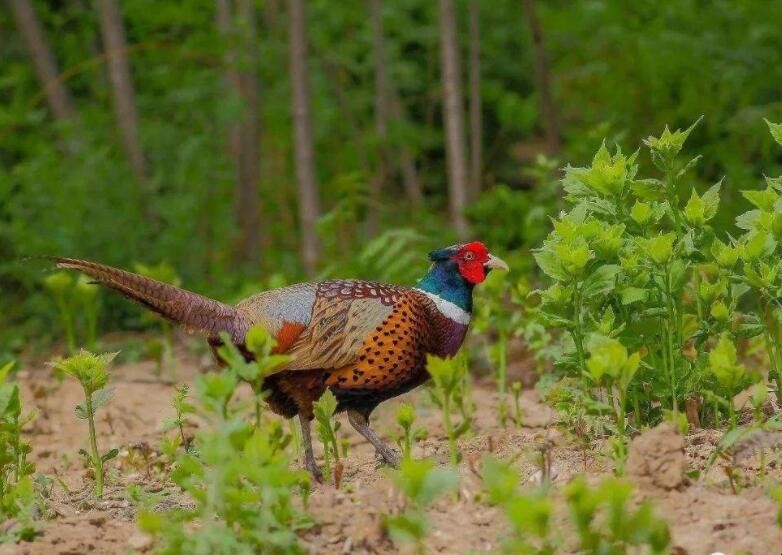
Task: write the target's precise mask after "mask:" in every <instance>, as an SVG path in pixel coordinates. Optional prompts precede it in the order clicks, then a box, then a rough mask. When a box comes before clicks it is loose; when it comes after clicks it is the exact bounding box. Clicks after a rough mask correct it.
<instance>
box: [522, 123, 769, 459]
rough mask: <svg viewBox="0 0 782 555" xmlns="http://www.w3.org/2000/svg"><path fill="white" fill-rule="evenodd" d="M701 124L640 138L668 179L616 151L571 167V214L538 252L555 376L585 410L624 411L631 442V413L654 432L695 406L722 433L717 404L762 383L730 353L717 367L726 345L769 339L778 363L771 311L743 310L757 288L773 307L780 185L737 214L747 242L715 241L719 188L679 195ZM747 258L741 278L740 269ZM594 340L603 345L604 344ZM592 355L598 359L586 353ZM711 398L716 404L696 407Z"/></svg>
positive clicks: (541, 315)
mask: <svg viewBox="0 0 782 555" xmlns="http://www.w3.org/2000/svg"><path fill="white" fill-rule="evenodd" d="M696 123H697V122H696ZM694 127H695V124H694V125H693V126H691V127H690V128H688V129H686V130H684V131H681V130H677V131H670V130H669V129H668V128H667V127H666V128H665V130H664V131H663V133H662V134H661V135H660V136H659V137H649V138H648V139H646V140H645V141H644V143H645V144H646V146H647V147H648V148H649V152H650V155H651V160H652V163H653V165H654V166H655V167H656V168H657V169H658V170H659V172H660V173H661V177H660V178H640V177H638V175H637V174H638V163H637V157H638V154H639V153H638V152H636V153H634V154H632V155H629V156H628V155H625V154H624V153H622V151H621V150H620V149H618V148H617V149H616V151H615V152H614V153H611V152H610V151H609V150H608V148H607V147H606V146H605V144H604V145H603V146H601V148H600V149H599V150H598V152H597V154H596V155H595V157H594V158H593V160H592V164H591V166H589V167H583V168H573V167H568V168H567V169H566V172H565V177H564V179H563V186H564V190H565V192H566V197H565V198H566V201H567V202H569V203H570V204H572V208H571V209H570V210H569V211H567V212H563V213H561V214H560V216H559V217H558V218H557V219H556V220H554V222H553V225H554V230H553V231H552V232H551V234H550V235H549V236H548V238H547V239H546V240H545V241H544V242H543V245H542V247H541V248H539V249H538V250H536V251H535V259H536V261H537V263H538V265H539V267H540V268H541V269H542V270H543V272H544V273H545V274H547V275H548V276H549V277H550V278H551V279H552V280H553V283H552V285H551V286H550V287H548V288H547V289H545V290H542V291H538V292H536V295H538V296H539V297H540V301H541V302H540V305H539V306H538V307H537V308H536V309H535V316H536V318H537V319H538V320H539V321H540V322H541V323H543V324H544V325H545V326H547V327H548V328H549V329H550V330H559V331H560V332H561V333H560V335H559V342H560V345H561V347H562V350H561V352H560V354H559V355H558V356H557V358H556V359H555V360H554V363H555V369H556V370H557V372H558V374H559V375H560V376H561V377H563V378H568V377H573V378H576V379H578V380H580V382H581V389H582V395H581V398H582V399H583V400H584V406H587V407H588V405H592V407H593V408H594V409H595V410H597V412H598V413H600V412H602V411H603V410H605V409H608V410H610V411H611V412H613V413H615V416H616V418H615V421H616V423H617V426H618V428H619V432H620V434H622V435H624V434H625V433H626V428H627V422H628V421H627V418H626V414H627V412H628V411H632V413H633V418H634V421H635V422H636V423H637V424H653V423H655V422H658V421H659V420H660V419H662V418H663V416H664V415H666V414H668V415H669V416H670V418H672V419H674V420H676V419H678V418H679V416H680V415H682V414H683V409H684V407H685V405H688V403H689V404H690V405H692V406H693V407H695V408H696V410H700V412H701V414H700V420H702V419H703V417H704V413H705V412H706V411H711V412H710V413H711V415H712V417H713V421H714V422H715V424H719V423H720V422H721V415H722V410H721V407H723V406H728V405H729V403H727V400H728V399H730V398H732V396H733V395H735V394H736V393H737V392H738V390H740V389H741V387H743V386H746V385H748V384H749V383H750V382H751V381H752V379H754V377H753V374H752V373H746V374H745V373H743V372H742V367H741V365H738V364H736V363H735V357H734V358H733V359H732V362H730V361H727V362H724V363H723V362H721V361H726V360H727V359H730V358H731V353H729V352H728V351H729V350H730V349H731V347H730V346H732V345H733V344H734V342H735V341H736V340H738V339H740V338H746V337H753V336H755V335H758V334H761V333H764V331H765V333H766V334H767V335H768V340H767V341H766V345H767V346H768V348H769V358H770V359H772V361H773V357H774V349H775V346H774V345H775V341H774V340H773V337H774V335H775V333H776V330H775V329H774V328H773V325H775V324H773V317H772V312H773V311H765V312H764V310H761V312H760V314H759V315H758V314H753V313H752V312H749V313H743V312H741V310H740V309H741V308H742V307H743V306H744V305H743V304H741V299H742V297H743V296H744V295H745V294H746V293H747V292H748V291H750V290H751V289H752V288H753V287H755V288H760V289H759V290H758V294H759V297H760V298H761V299H765V301H764V303H766V304H764V309H765V308H768V307H769V306H770V305H768V304H767V303H772V304H773V302H774V301H773V299H774V298H775V297H774V295H775V294H776V293H775V286H774V285H773V280H774V279H776V275H777V272H776V271H775V270H774V265H775V264H776V262H773V261H772V255H773V251H774V248H775V241H774V240H773V237H772V234H773V229H772V227H773V226H772V224H773V219H774V213H773V210H774V208H773V207H774V206H775V203H776V198H777V197H776V195H777V193H776V192H774V191H773V187H771V186H769V189H768V190H767V191H766V192H763V194H757V195H756V194H747V193H746V192H745V195H746V196H747V198H748V199H750V201H754V202H755V203H756V206H758V209H757V210H755V211H752V212H751V213H748V214H749V215H743V216H741V217H740V218H739V221H738V225H739V227H745V228H747V229H749V231H748V233H747V234H746V235H745V236H743V237H742V238H740V239H739V240H737V241H732V242H731V244H726V243H724V242H722V241H720V240H719V239H718V238H717V237H716V233H715V230H714V228H713V227H712V226H711V222H712V220H714V218H715V217H716V216H717V212H718V206H719V194H720V187H721V184H720V183H717V184H715V185H713V186H712V187H710V188H709V189H707V190H706V191H705V192H703V193H698V192H697V191H696V190H695V189H694V188H692V189H690V190H689V191H685V190H684V187H683V184H684V182H685V180H686V178H687V175H688V173H689V172H690V171H691V170H692V168H693V167H695V165H696V164H697V163H698V160H699V157H695V158H688V157H686V156H683V155H682V151H683V146H684V143H685V141H686V140H687V138H688V137H689V135H690V134H691V133H692V131H693V129H694ZM684 193H686V194H688V195H689V196H688V200H687V201H686V202H683V201H682V200H681V197H682V196H684ZM764 210H766V212H764ZM778 219H779V220H780V222H782V217H780V218H778ZM764 222H765V223H764ZM753 226H754V227H753ZM758 226H759V227H758ZM764 226H765V227H764ZM780 230H782V226H781V227H780ZM740 259H741V260H743V270H744V272H743V274H740V273H737V271H736V269H735V267H736V265H737V262H738V261H739V260H740ZM764 284H765V285H764ZM593 338H600V339H599V340H597V344H595V343H594V341H595V339H593ZM593 349H598V350H599V351H600V353H601V355H600V356H595V355H596V353H591V354H592V356H591V358H588V357H587V355H588V354H590V352H591V350H593ZM628 352H632V353H634V354H632V355H628ZM733 354H735V351H734V353H733ZM726 357H727V358H726ZM626 363H627V364H628V366H627V367H625V366H624V365H625V364H626ZM772 368H775V366H774V365H773V364H772ZM772 374H773V372H772ZM604 387H605V388H606V389H602V388H604ZM601 391H604V392H605V393H606V394H607V397H608V400H607V402H604V400H603V395H602V393H601ZM614 392H615V393H616V395H617V396H618V397H619V398H618V400H617V402H616V403H614V402H613V400H612V399H613V393H614ZM574 397H575V396H574V395H571V398H574ZM704 397H705V398H706V399H707V400H712V401H714V402H712V403H706V404H701V402H700V401H701V399H703V398H704ZM587 410H590V409H589V408H587ZM617 447H619V445H618V444H617Z"/></svg>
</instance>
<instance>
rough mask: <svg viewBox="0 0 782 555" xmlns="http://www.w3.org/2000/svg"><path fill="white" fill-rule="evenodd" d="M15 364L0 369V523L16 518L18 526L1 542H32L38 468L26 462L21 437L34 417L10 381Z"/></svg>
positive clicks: (3, 534) (0, 538)
mask: <svg viewBox="0 0 782 555" xmlns="http://www.w3.org/2000/svg"><path fill="white" fill-rule="evenodd" d="M13 365H14V364H13V362H9V363H7V364H5V365H4V366H2V367H0V524H3V523H5V522H6V521H9V520H10V519H15V521H16V522H17V525H15V526H13V527H10V528H6V527H0V528H2V529H3V530H5V531H0V543H2V542H3V541H4V540H8V541H17V540H31V539H32V538H33V537H34V536H35V535H36V534H37V532H38V527H37V525H36V524H35V513H36V508H37V502H38V495H37V494H36V490H35V484H34V483H33V479H32V474H33V472H34V471H35V466H34V465H33V464H32V463H31V462H29V461H28V460H27V456H28V455H29V454H30V452H31V450H32V449H31V446H30V444H29V443H28V442H26V441H24V439H23V438H22V428H23V427H24V426H25V425H26V424H27V423H29V422H30V421H31V420H32V419H33V415H29V416H22V404H21V400H20V397H19V384H17V383H13V382H9V381H7V379H8V376H9V374H10V372H11V368H12V367H13Z"/></svg>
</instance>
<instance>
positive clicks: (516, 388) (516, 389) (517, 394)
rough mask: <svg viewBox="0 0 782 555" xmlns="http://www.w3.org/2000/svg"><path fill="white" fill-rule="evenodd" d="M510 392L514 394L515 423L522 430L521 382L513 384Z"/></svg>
mask: <svg viewBox="0 0 782 555" xmlns="http://www.w3.org/2000/svg"><path fill="white" fill-rule="evenodd" d="M510 390H511V391H512V392H513V422H514V424H516V427H517V428H521V425H522V418H521V382H513V383H512V384H511V386H510Z"/></svg>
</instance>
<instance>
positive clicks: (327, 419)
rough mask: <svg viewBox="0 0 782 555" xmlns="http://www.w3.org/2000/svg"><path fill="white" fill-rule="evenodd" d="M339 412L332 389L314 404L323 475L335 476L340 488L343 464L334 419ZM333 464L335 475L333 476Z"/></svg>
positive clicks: (336, 425)
mask: <svg viewBox="0 0 782 555" xmlns="http://www.w3.org/2000/svg"><path fill="white" fill-rule="evenodd" d="M336 410H337V398H336V397H335V396H334V393H332V391H331V390H330V389H327V390H326V392H325V393H323V395H321V396H320V399H318V400H317V401H315V403H314V404H313V412H314V414H315V421H316V422H317V427H316V430H317V433H318V437H320V441H321V442H322V443H323V473H324V475H325V476H333V480H334V486H335V487H337V488H339V484H340V481H341V478H342V468H343V466H342V462H341V461H340V456H339V442H338V440H337V431H338V430H339V421H337V422H334V421H333V419H332V417H333V416H334V412H335V411H336ZM332 463H333V465H334V466H333V474H332Z"/></svg>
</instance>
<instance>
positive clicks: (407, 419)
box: [396, 403, 416, 459]
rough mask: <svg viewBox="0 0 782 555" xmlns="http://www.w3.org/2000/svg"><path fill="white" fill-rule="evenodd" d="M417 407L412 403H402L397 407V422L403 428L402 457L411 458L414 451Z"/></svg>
mask: <svg viewBox="0 0 782 555" xmlns="http://www.w3.org/2000/svg"><path fill="white" fill-rule="evenodd" d="M415 416H416V415H415V409H414V408H413V405H411V404H410V403H401V404H400V405H399V407H398V408H397V409H396V422H397V424H399V426H400V427H401V428H402V438H401V439H400V441H399V447H401V449H402V458H405V459H409V458H410V456H411V453H412V451H413V424H414V423H415Z"/></svg>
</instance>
